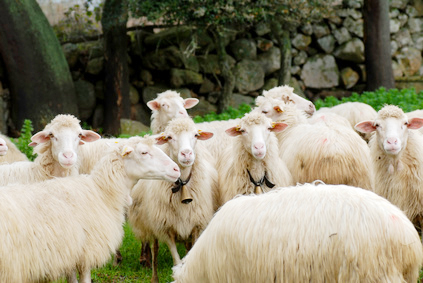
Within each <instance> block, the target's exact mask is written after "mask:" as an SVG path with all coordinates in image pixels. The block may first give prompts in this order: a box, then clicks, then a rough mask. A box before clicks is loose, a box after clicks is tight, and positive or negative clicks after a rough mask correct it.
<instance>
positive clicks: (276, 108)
mask: <svg viewBox="0 0 423 283" xmlns="http://www.w3.org/2000/svg"><path fill="white" fill-rule="evenodd" d="M273 109H275V111H276V112H278V113H283V110H282V109H281V108H280V106H275V107H273Z"/></svg>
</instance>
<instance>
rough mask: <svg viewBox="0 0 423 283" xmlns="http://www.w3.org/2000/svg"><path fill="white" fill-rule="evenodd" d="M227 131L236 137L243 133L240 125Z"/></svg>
mask: <svg viewBox="0 0 423 283" xmlns="http://www.w3.org/2000/svg"><path fill="white" fill-rule="evenodd" d="M225 132H226V133H227V134H228V135H230V136H231V137H236V136H239V135H240V134H241V131H240V128H239V126H236V127H232V128H229V129H227V130H226V131H225Z"/></svg>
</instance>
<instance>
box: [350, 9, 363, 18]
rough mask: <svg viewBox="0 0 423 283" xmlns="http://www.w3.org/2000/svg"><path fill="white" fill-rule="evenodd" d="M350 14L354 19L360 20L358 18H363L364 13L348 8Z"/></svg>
mask: <svg viewBox="0 0 423 283" xmlns="http://www.w3.org/2000/svg"><path fill="white" fill-rule="evenodd" d="M348 16H350V17H351V18H353V19H354V20H358V19H361V18H362V16H363V15H362V14H361V11H359V10H356V9H348Z"/></svg>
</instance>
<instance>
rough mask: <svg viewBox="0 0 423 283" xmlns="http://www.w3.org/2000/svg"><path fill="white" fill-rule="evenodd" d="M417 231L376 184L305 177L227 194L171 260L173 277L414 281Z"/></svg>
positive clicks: (418, 261)
mask: <svg viewBox="0 0 423 283" xmlns="http://www.w3.org/2000/svg"><path fill="white" fill-rule="evenodd" d="M422 263H423V249H422V244H421V242H420V238H419V236H418V233H417V232H416V230H415V229H414V227H413V225H412V223H411V222H410V221H409V220H408V219H407V217H406V216H405V215H404V213H403V212H402V211H401V210H400V209H398V208H397V207H396V206H394V205H392V204H391V203H389V202H388V201H387V200H386V199H384V198H382V197H380V196H378V195H376V194H375V193H373V192H370V191H366V190H363V189H361V188H356V187H350V186H345V185H318V186H315V185H313V184H305V185H302V186H293V187H288V188H278V189H276V190H273V191H271V192H269V193H266V194H263V195H257V196H241V197H238V198H235V199H233V200H231V201H229V202H227V203H226V204H225V205H224V206H223V207H222V208H221V209H220V210H219V211H218V212H217V213H216V214H215V216H214V217H213V219H212V221H211V222H210V223H209V225H208V226H207V228H206V229H205V230H204V231H203V233H202V234H201V236H200V238H199V239H198V240H197V243H196V244H195V245H194V246H193V248H192V249H191V250H190V251H189V253H188V254H187V255H186V256H185V257H184V258H183V259H182V263H181V264H180V265H177V266H176V267H174V268H173V277H174V279H175V282H176V283H196V282H203V283H206V282H243V283H248V282H398V283H399V282H417V280H418V277H419V268H420V266H421V265H422Z"/></svg>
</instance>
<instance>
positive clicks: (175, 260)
mask: <svg viewBox="0 0 423 283" xmlns="http://www.w3.org/2000/svg"><path fill="white" fill-rule="evenodd" d="M166 244H167V246H168V247H169V250H170V253H171V254H172V258H173V265H177V264H179V263H180V262H181V258H180V257H179V253H178V249H177V248H176V243H175V237H174V236H173V235H172V236H170V237H169V238H167V239H166Z"/></svg>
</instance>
